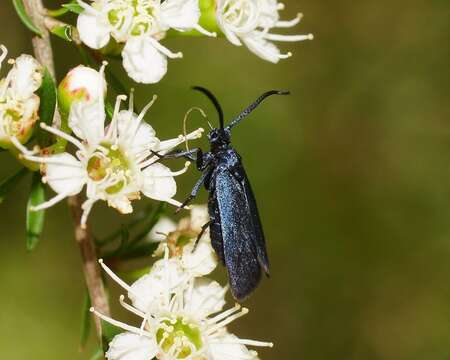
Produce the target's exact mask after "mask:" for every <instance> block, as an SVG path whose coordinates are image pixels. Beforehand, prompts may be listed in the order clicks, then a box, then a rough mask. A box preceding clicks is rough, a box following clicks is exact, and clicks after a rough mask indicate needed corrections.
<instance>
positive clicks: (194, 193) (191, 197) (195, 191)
mask: <svg viewBox="0 0 450 360" xmlns="http://www.w3.org/2000/svg"><path fill="white" fill-rule="evenodd" d="M212 171H213V169H212V168H210V169H208V170H207V171H205V172H204V173H203V174H202V176H201V177H200V179H198V181H197V183H196V184H195V185H194V187H193V188H192V191H191V194H190V195H189V196H188V197H187V199H186V200H185V201H184V202H183V203H182V204H181V205H180V207H178V209H177V210H176V211H175V214H178V213H179V212H180V211H181V210H182V209H183V208H184V207H186V206H187V205H188V204H189V203H190V202H191V201H192V200H194V199H195V197H196V196H197V195H198V193H199V191H200V189H201V187H202V185H203V183H204V182H205V180H206V178H207V177H208V176H210V175H211V172H212Z"/></svg>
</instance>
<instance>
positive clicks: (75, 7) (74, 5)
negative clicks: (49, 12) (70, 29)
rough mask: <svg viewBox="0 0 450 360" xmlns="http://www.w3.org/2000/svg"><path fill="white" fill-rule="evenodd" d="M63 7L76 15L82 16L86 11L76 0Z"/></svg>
mask: <svg viewBox="0 0 450 360" xmlns="http://www.w3.org/2000/svg"><path fill="white" fill-rule="evenodd" d="M61 6H62V7H63V8H65V9H67V10H69V11H71V12H73V13H75V14H81V13H82V12H83V11H84V9H83V7H81V6H80V4H78V2H77V1H76V0H75V1H72V2H70V3H67V4H63V5H61Z"/></svg>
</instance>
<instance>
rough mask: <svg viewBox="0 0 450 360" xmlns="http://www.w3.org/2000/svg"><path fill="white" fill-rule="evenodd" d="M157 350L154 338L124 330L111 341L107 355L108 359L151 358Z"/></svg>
mask: <svg viewBox="0 0 450 360" xmlns="http://www.w3.org/2000/svg"><path fill="white" fill-rule="evenodd" d="M157 352H158V347H157V345H156V342H155V340H154V339H149V338H148V337H145V336H139V335H136V334H132V333H129V332H124V333H122V334H119V335H116V336H115V337H114V339H113V340H112V341H111V342H110V343H109V349H108V351H107V352H106V354H105V357H106V358H107V359H108V360H151V359H153V358H154V357H155V356H156V354H157Z"/></svg>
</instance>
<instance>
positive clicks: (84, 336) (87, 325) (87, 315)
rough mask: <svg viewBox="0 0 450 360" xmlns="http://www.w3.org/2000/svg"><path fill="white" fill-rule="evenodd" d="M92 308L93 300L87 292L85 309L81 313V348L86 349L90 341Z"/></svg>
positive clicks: (84, 302) (84, 303) (84, 301)
mask: <svg viewBox="0 0 450 360" xmlns="http://www.w3.org/2000/svg"><path fill="white" fill-rule="evenodd" d="M90 308H91V298H90V296H89V292H88V291H87V290H86V294H85V295H84V300H83V308H82V312H81V337H80V345H81V348H84V347H85V346H86V342H87V341H88V339H89V334H90V333H91V327H92V321H91V319H92V316H91V315H92V314H91V312H90V311H89V309H90ZM102 354H103V353H102Z"/></svg>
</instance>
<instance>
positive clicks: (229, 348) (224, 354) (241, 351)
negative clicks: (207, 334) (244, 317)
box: [209, 333, 259, 360]
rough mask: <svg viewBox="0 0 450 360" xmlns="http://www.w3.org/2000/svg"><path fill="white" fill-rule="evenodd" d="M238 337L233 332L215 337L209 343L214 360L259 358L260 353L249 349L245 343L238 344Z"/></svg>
mask: <svg viewBox="0 0 450 360" xmlns="http://www.w3.org/2000/svg"><path fill="white" fill-rule="evenodd" d="M237 340H238V337H237V336H236V335H233V334H229V333H224V334H223V335H222V336H220V337H217V338H215V339H214V342H213V343H211V344H209V352H210V355H211V359H212V360H235V359H248V360H258V359H259V357H258V354H257V353H256V352H254V351H250V350H248V349H247V347H246V346H245V345H242V344H238V343H236V341H237Z"/></svg>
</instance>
